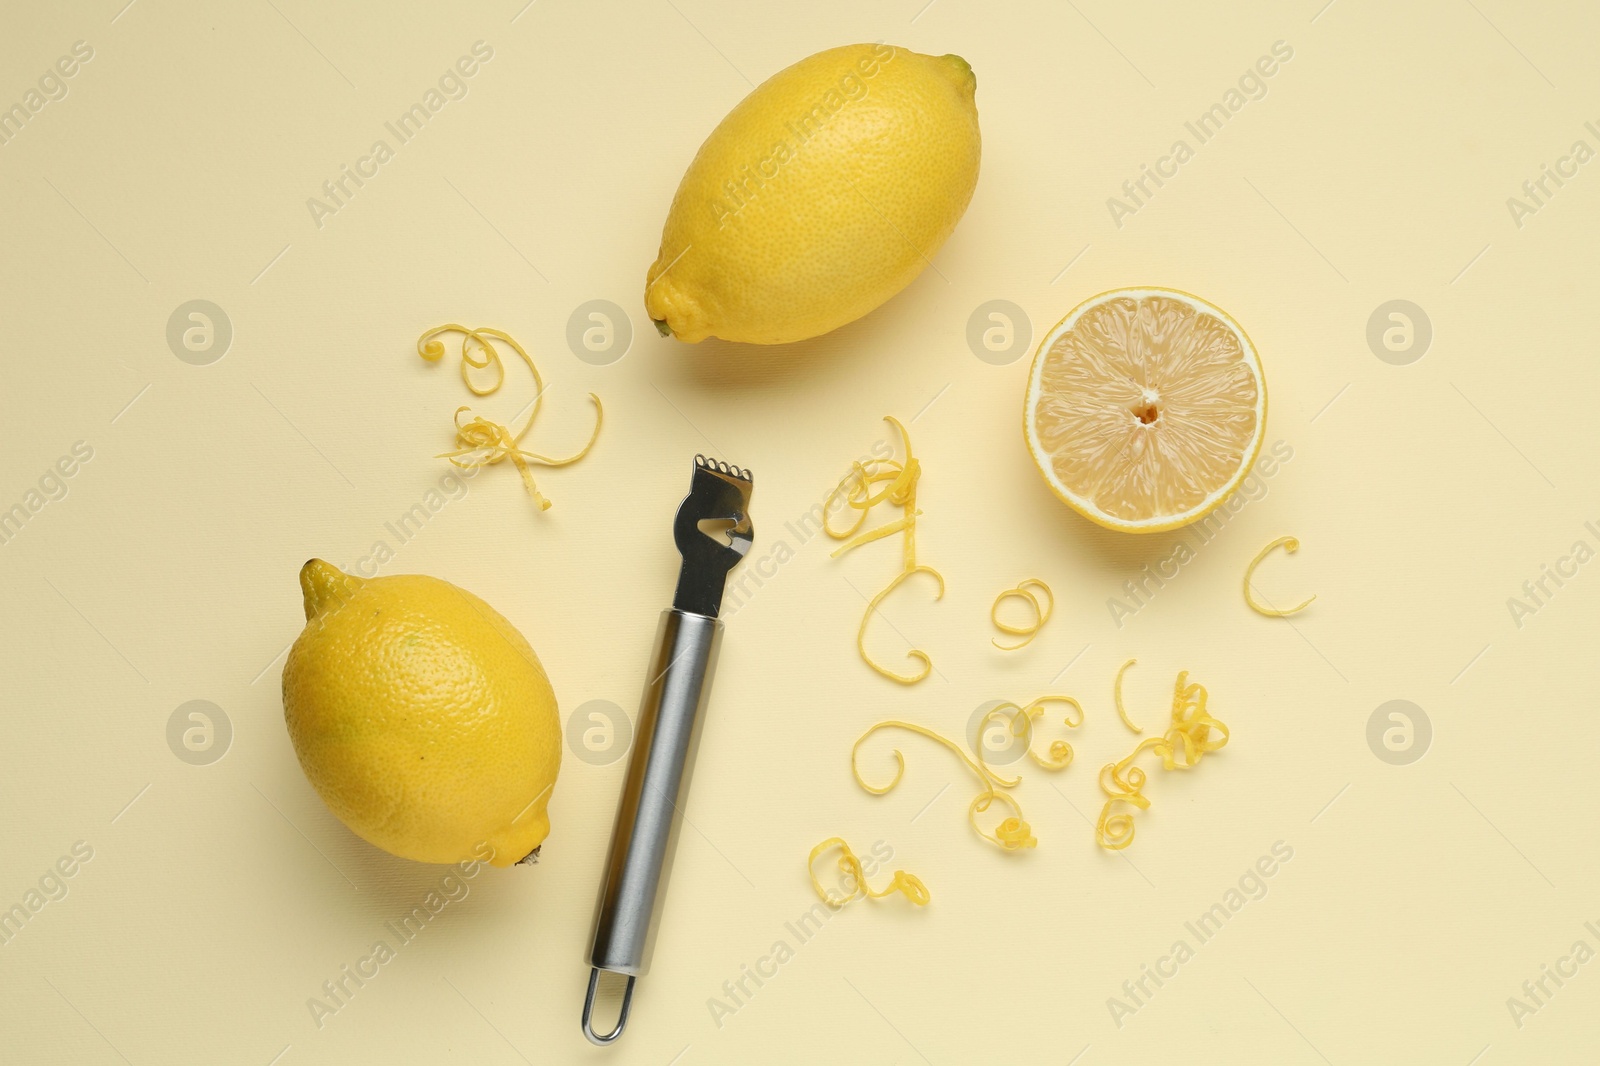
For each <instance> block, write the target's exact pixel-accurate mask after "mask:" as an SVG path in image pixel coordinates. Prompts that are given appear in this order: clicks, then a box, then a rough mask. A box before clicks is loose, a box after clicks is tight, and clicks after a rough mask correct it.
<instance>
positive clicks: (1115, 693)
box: [1111, 659, 1144, 733]
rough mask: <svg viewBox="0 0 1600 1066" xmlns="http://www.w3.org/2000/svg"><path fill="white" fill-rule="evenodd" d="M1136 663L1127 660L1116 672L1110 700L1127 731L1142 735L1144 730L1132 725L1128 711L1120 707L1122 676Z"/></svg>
mask: <svg viewBox="0 0 1600 1066" xmlns="http://www.w3.org/2000/svg"><path fill="white" fill-rule="evenodd" d="M1138 661H1139V660H1138V659H1129V660H1128V661H1127V662H1125V663H1123V664H1122V669H1120V670H1118V671H1117V681H1116V685H1115V686H1114V687H1113V688H1112V690H1111V698H1112V699H1113V700H1115V701H1116V704H1117V717H1118V718H1121V719H1122V724H1123V725H1125V726H1127V727H1128V729H1129V730H1130V731H1132V732H1134V733H1143V732H1144V730H1143V729H1140V728H1139V727H1138V726H1136V725H1134V724H1133V722H1132V720H1131V719H1129V718H1128V709H1127V708H1126V707H1124V706H1123V705H1122V675H1123V674H1125V673H1127V672H1128V667H1130V666H1132V665H1133V664H1134V663H1136V662H1138Z"/></svg>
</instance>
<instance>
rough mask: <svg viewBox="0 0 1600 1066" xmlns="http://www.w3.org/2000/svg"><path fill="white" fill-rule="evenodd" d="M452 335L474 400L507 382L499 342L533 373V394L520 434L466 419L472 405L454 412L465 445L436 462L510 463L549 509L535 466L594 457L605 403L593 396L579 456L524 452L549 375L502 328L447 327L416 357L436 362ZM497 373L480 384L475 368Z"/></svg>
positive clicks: (461, 465) (429, 337)
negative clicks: (591, 454) (457, 336)
mask: <svg viewBox="0 0 1600 1066" xmlns="http://www.w3.org/2000/svg"><path fill="white" fill-rule="evenodd" d="M447 333H459V334H461V381H462V383H463V384H464V385H466V387H467V391H469V392H471V393H472V394H473V395H474V396H489V395H492V394H494V393H496V392H498V391H499V390H500V386H501V385H504V384H505V380H506V369H505V364H504V362H503V361H502V360H501V358H500V352H499V350H498V349H497V348H496V347H495V346H494V344H493V343H492V342H493V341H500V342H502V343H504V344H505V345H506V346H507V347H509V348H510V349H511V350H512V351H514V352H516V353H517V355H518V356H519V357H521V359H522V361H523V363H525V364H526V365H527V367H528V371H529V372H530V373H531V374H532V375H533V385H534V395H533V401H532V403H530V404H529V407H528V418H527V420H526V421H525V422H523V423H522V428H521V429H519V430H517V431H516V432H512V430H511V429H510V428H509V427H507V426H504V425H501V424H500V423H499V422H495V421H492V420H490V419H487V418H484V417H483V416H482V415H475V416H473V417H472V418H470V419H468V420H466V421H462V415H463V414H469V413H470V412H471V410H472V409H471V408H470V407H458V408H456V413H455V427H456V444H458V445H459V446H460V447H458V448H456V450H454V451H449V452H442V453H440V454H439V455H438V456H437V458H440V459H447V460H449V461H450V463H451V465H453V466H455V467H456V468H458V469H461V470H475V469H479V468H481V467H485V466H493V465H494V464H496V463H500V462H504V461H505V460H507V459H510V460H511V465H513V466H515V467H516V468H517V473H518V474H519V475H521V477H522V485H523V488H525V489H527V491H528V495H529V496H531V497H533V501H534V503H536V504H538V506H539V509H540V510H541V511H547V510H549V509H550V501H549V500H548V499H546V498H545V496H544V494H543V493H541V492H540V491H539V487H538V486H537V485H536V484H535V483H534V480H533V472H532V471H531V470H530V469H529V466H530V464H536V465H539V466H552V467H553V466H567V465H569V464H572V463H575V462H577V461H578V460H579V459H582V458H583V457H584V456H586V455H588V454H589V450H590V449H591V448H593V447H594V443H595V441H596V440H598V439H599V438H600V427H601V426H602V425H603V424H604V423H605V408H603V407H602V406H601V404H600V397H599V396H596V395H595V394H594V393H592V392H591V393H590V394H589V399H590V401H591V402H592V403H593V404H594V430H593V431H592V432H591V433H590V434H589V440H588V442H587V443H586V444H584V446H583V447H582V448H581V449H579V450H578V451H577V452H576V453H575V454H573V455H569V456H565V457H560V458H558V457H555V456H549V455H543V454H541V453H539V452H532V451H528V450H527V449H525V448H523V447H522V446H521V445H522V438H523V437H525V436H527V434H528V430H530V429H532V428H533V421H534V419H535V418H537V417H538V416H539V408H540V407H541V406H542V405H543V403H544V394H545V384H544V376H543V375H542V374H540V373H539V367H538V365H537V364H535V363H534V361H533V356H531V355H529V354H528V351H527V349H525V348H523V347H522V345H520V344H518V343H517V341H516V339H515V338H513V337H512V336H511V335H510V334H509V333H506V332H504V331H503V330H498V329H489V328H487V327H481V328H479V329H471V328H469V327H467V326H463V325H460V324H458V323H455V322H450V323H447V324H445V325H443V326H435V327H434V328H433V329H430V330H428V331H427V332H426V333H424V334H423V335H422V336H421V337H418V338H417V354H418V355H420V356H422V358H423V359H426V360H427V361H428V362H430V363H437V362H439V361H440V360H441V359H443V358H444V353H445V346H444V342H443V341H441V340H440V339H439V338H440V337H441V336H443V335H445V334H447ZM488 369H493V371H494V381H493V384H489V385H479V384H477V383H475V382H474V381H473V380H472V373H471V372H472V371H473V370H488Z"/></svg>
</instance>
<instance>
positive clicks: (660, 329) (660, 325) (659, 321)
mask: <svg viewBox="0 0 1600 1066" xmlns="http://www.w3.org/2000/svg"><path fill="white" fill-rule="evenodd" d="M650 321H652V322H654V323H655V324H656V332H657V333H659V334H661V335H662V336H663V337H670V336H672V327H671V326H669V325H667V320H666V319H664V318H652V319H651V320H650Z"/></svg>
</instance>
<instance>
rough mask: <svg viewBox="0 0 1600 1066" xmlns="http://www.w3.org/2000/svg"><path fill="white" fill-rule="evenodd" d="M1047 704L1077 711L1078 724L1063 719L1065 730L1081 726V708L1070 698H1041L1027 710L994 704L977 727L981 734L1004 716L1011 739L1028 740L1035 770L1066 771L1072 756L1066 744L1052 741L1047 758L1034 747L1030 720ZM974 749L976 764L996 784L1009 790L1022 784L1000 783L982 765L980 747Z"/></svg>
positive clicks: (990, 769) (1068, 718)
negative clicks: (1073, 708) (1021, 738)
mask: <svg viewBox="0 0 1600 1066" xmlns="http://www.w3.org/2000/svg"><path fill="white" fill-rule="evenodd" d="M1050 703H1064V704H1067V705H1068V706H1071V707H1075V708H1077V711H1078V718H1077V721H1073V719H1072V716H1071V715H1068V716H1066V717H1065V718H1063V719H1062V723H1063V724H1064V725H1066V727H1067V728H1068V729H1076V728H1078V727H1079V726H1081V725H1082V724H1083V704H1081V703H1079V702H1078V701H1077V700H1075V699H1073V698H1072V697H1071V696H1040V697H1038V698H1037V699H1035V700H1034V701H1033V702H1031V703H1029V704H1028V705H1027V706H1026V707H1021V706H1018V705H1017V704H1015V703H1012V702H1010V701H1005V702H1002V703H998V704H996V705H995V706H993V707H991V708H990V709H989V710H988V711H987V712H986V713H985V714H984V716H983V719H982V720H981V721H980V722H979V723H978V726H979V729H980V731H981V730H982V728H983V727H984V726H986V725H988V724H989V722H990V720H991V719H993V718H994V717H995V716H997V715H1001V716H1004V717H1006V718H1008V719H1009V723H1008V724H1009V728H1010V730H1011V735H1012V736H1014V737H1024V736H1025V737H1027V740H1028V758H1030V759H1032V760H1033V762H1034V764H1035V765H1036V766H1039V767H1041V768H1042V769H1045V770H1065V769H1066V768H1067V767H1069V766H1071V765H1072V759H1073V756H1074V754H1075V753H1074V752H1073V750H1072V745H1071V744H1069V743H1067V742H1066V741H1065V740H1052V741H1051V742H1050V747H1049V748H1048V749H1047V750H1048V754H1046V755H1041V754H1039V752H1038V751H1036V750H1035V749H1034V746H1033V720H1034V719H1035V718H1038V717H1040V716H1041V715H1043V714H1044V708H1045V705H1046V704H1050ZM976 747H977V752H978V761H979V762H980V763H982V764H983V765H984V767H985V768H986V769H989V771H990V773H991V774H994V776H995V780H996V781H997V782H998V783H1000V784H1001V785H1003V786H1004V787H1006V788H1011V787H1013V786H1015V785H1016V784H1018V783H1019V782H1020V781H1021V780H1022V779H1021V778H1020V777H1019V778H1017V779H1015V780H1013V781H1005V780H1002V779H1001V778H1000V776H999V774H998V773H995V771H994V770H993V768H992V767H989V766H988V764H987V763H985V762H984V760H983V744H982V743H981V741H980V743H979V744H978V745H977V746H976Z"/></svg>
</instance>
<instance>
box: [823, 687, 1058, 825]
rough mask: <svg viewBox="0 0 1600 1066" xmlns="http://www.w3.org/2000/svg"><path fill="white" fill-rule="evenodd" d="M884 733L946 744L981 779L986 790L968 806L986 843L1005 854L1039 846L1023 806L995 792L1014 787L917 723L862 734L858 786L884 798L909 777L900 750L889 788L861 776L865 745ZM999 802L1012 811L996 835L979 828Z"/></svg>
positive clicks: (856, 757) (887, 724) (855, 757)
mask: <svg viewBox="0 0 1600 1066" xmlns="http://www.w3.org/2000/svg"><path fill="white" fill-rule="evenodd" d="M880 729H904V730H906V731H908V732H911V733H915V734H917V735H918V736H924V737H927V738H928V739H929V740H933V741H936V742H938V743H940V744H943V745H944V746H945V747H946V748H948V749H949V750H950V751H951V752H953V753H954V754H955V756H956V758H958V759H960V760H961V762H962V765H964V766H965V767H966V768H967V769H969V770H971V771H972V772H973V774H975V775H976V776H977V778H978V780H979V782H981V783H982V785H983V790H982V791H980V792H979V793H978V794H977V795H976V796H974V797H973V799H972V802H971V803H969V804H968V805H967V821H968V823H969V824H971V826H972V829H973V831H974V832H975V833H977V834H978V835H979V836H980V837H982V838H983V839H984V840H987V841H988V842H989V843H991V844H993V845H994V846H995V847H997V848H999V849H1001V850H1002V851H1017V850H1020V849H1022V848H1031V847H1034V846H1035V845H1037V844H1038V843H1039V842H1038V840H1036V839H1035V838H1034V836H1033V830H1032V828H1031V827H1030V826H1029V825H1028V823H1027V822H1026V821H1025V820H1024V819H1023V816H1022V808H1021V806H1020V805H1018V803H1017V801H1016V800H1014V799H1012V798H1011V797H1010V796H1009V795H1007V794H1006V793H1004V792H997V791H995V789H996V786H998V787H1000V788H1009V787H1011V785H1010V784H1007V783H1006V782H1005V780H1004V779H1002V778H1001V777H999V775H997V774H996V773H995V772H994V771H993V770H992V769H991V768H990V767H988V766H987V765H985V764H984V763H983V761H982V758H981V757H980V758H978V759H974V758H973V757H972V756H970V755H968V754H967V753H966V751H965V750H964V749H963V748H962V747H961V745H959V744H957V743H956V742H955V741H953V740H950V739H949V738H948V737H943V736H940V735H939V734H938V733H935V732H934V731H933V730H931V729H929V728H928V727H927V726H921V725H917V724H916V723H915V722H902V721H899V720H897V719H889V720H886V721H882V722H879V723H877V724H876V725H874V726H872V727H871V728H870V729H868V730H867V731H866V732H865V733H862V734H861V736H859V737H857V738H856V742H855V744H854V745H853V746H852V747H851V748H850V773H851V774H852V775H853V776H854V777H855V779H856V784H858V785H860V786H861V787H862V788H863V789H865V790H866V791H868V792H870V793H872V794H873V795H874V796H882V795H884V794H885V793H888V792H890V791H892V790H893V789H894V787H895V786H896V785H898V784H899V783H900V779H901V778H902V777H904V776H905V772H906V758H905V756H904V755H902V754H901V753H900V749H899V748H891V749H889V751H890V754H892V755H893V756H894V761H895V771H894V777H892V778H890V779H889V783H888V784H887V785H882V786H876V787H875V786H873V785H869V784H867V779H866V778H864V777H862V776H861V767H860V766H859V765H858V763H859V761H860V756H861V745H862V744H864V743H866V741H867V738H868V737H870V736H872V735H873V734H874V733H876V732H878V731H879V730H880ZM1011 784H1015V782H1014V781H1013V782H1012V783H1011ZM997 801H998V802H999V803H1000V805H1001V806H1003V807H1005V808H1006V809H1008V810H1009V811H1010V812H1011V813H1010V815H1008V816H1007V817H1006V818H1004V819H1002V820H1001V822H1000V824H999V825H997V826H996V827H995V828H994V831H993V832H987V831H985V830H984V828H983V827H982V826H981V825H979V824H978V818H977V816H978V815H979V814H982V813H984V812H985V811H987V810H988V809H989V808H990V807H991V806H992V805H993V804H994V803H995V802H997Z"/></svg>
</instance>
